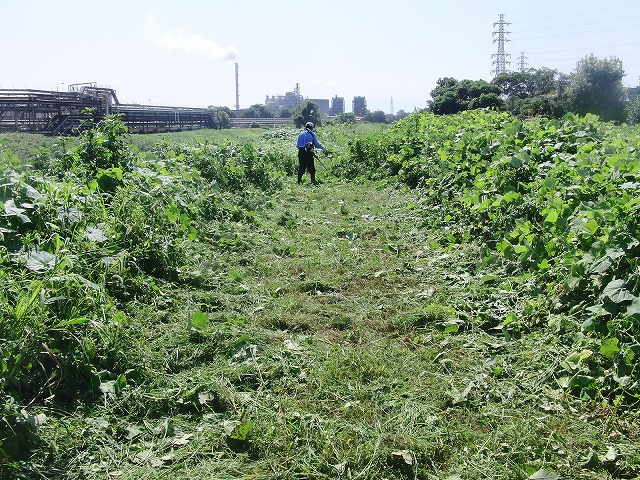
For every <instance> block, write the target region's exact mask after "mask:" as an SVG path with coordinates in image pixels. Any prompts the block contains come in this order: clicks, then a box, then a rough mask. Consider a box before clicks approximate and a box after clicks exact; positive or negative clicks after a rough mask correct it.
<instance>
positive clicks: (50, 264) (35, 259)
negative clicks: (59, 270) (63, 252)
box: [25, 250, 58, 272]
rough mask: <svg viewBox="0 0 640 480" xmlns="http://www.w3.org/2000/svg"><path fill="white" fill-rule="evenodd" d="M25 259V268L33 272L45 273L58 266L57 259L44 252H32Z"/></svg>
mask: <svg viewBox="0 0 640 480" xmlns="http://www.w3.org/2000/svg"><path fill="white" fill-rule="evenodd" d="M25 258H26V262H25V266H26V267H27V268H28V269H29V270H33V271H34V272H46V271H49V270H52V269H53V268H55V266H56V265H57V264H58V257H56V256H55V255H53V254H51V253H49V252H45V251H37V250H32V251H30V252H29V253H27V255H26V257H25Z"/></svg>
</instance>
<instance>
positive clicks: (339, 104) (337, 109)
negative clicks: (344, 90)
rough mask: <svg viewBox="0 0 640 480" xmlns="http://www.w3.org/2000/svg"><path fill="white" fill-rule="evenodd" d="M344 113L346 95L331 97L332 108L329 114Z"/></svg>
mask: <svg viewBox="0 0 640 480" xmlns="http://www.w3.org/2000/svg"><path fill="white" fill-rule="evenodd" d="M343 113H344V97H338V96H337V95H336V96H335V97H333V98H332V99H331V108H330V109H329V115H332V116H334V117H335V116H337V115H341V114H343Z"/></svg>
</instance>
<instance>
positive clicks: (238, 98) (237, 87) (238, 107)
mask: <svg viewBox="0 0 640 480" xmlns="http://www.w3.org/2000/svg"><path fill="white" fill-rule="evenodd" d="M239 110H240V87H239V86H238V64H237V63H236V112H237V111H239Z"/></svg>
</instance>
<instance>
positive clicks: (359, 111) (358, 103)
mask: <svg viewBox="0 0 640 480" xmlns="http://www.w3.org/2000/svg"><path fill="white" fill-rule="evenodd" d="M352 112H353V114H354V115H355V116H356V117H364V116H365V115H366V114H367V113H369V110H367V99H366V98H365V97H353V103H352Z"/></svg>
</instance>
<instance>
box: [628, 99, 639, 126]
mask: <svg viewBox="0 0 640 480" xmlns="http://www.w3.org/2000/svg"><path fill="white" fill-rule="evenodd" d="M628 114H629V115H628V117H627V120H628V121H629V123H631V124H633V125H637V124H639V123H640V93H638V94H636V98H635V100H634V101H633V102H631V103H630V104H629V110H628Z"/></svg>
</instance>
